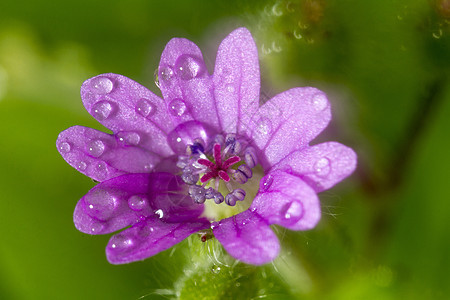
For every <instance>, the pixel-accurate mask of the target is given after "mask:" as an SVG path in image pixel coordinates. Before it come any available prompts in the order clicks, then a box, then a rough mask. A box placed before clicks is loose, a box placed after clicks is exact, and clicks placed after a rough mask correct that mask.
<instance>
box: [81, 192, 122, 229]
mask: <svg viewBox="0 0 450 300" xmlns="http://www.w3.org/2000/svg"><path fill="white" fill-rule="evenodd" d="M83 199H84V203H85V204H86V210H87V213H88V214H89V215H90V216H91V217H94V218H96V219H99V220H103V221H104V220H107V219H109V218H110V217H111V216H112V215H113V213H114V211H115V209H116V207H117V205H118V200H117V198H116V196H114V195H113V194H111V193H110V192H108V191H106V190H103V189H96V190H94V191H91V192H89V193H88V194H86V196H84V198H83Z"/></svg>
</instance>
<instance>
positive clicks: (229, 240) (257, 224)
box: [213, 210, 280, 265]
mask: <svg viewBox="0 0 450 300" xmlns="http://www.w3.org/2000/svg"><path fill="white" fill-rule="evenodd" d="M213 233H214V236H215V237H216V238H217V240H218V241H219V242H220V243H221V244H222V245H223V247H224V248H225V250H227V252H228V253H229V254H230V255H231V256H233V257H234V258H236V259H238V260H241V261H243V262H245V263H248V264H253V265H262V264H265V263H268V262H270V261H272V260H273V259H274V258H275V257H277V255H278V252H279V251H280V243H279V242H278V238H277V236H276V235H275V233H274V232H273V231H272V229H271V228H270V226H269V225H268V223H267V222H266V221H265V220H264V219H262V218H261V217H259V216H258V215H256V214H255V213H253V212H252V211H250V210H246V211H244V212H242V213H240V214H238V215H235V216H233V217H230V218H227V219H223V220H221V221H220V222H219V224H218V225H216V226H214V227H213Z"/></svg>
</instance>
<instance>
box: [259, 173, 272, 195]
mask: <svg viewBox="0 0 450 300" xmlns="http://www.w3.org/2000/svg"><path fill="white" fill-rule="evenodd" d="M272 183H273V176H272V175H268V176H266V178H265V179H264V181H263V182H262V184H261V190H262V191H267V190H268V189H269V188H270V186H271V185H272Z"/></svg>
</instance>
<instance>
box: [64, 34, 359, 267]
mask: <svg viewBox="0 0 450 300" xmlns="http://www.w3.org/2000/svg"><path fill="white" fill-rule="evenodd" d="M158 78H159V87H160V89H161V92H162V95H163V99H161V98H160V97H158V96H156V95H154V94H153V93H152V92H150V91H149V90H148V89H146V88H145V87H143V86H141V85H139V84H138V83H136V82H134V81H132V80H131V79H128V78H126V77H124V76H121V75H116V74H103V75H99V76H96V77H94V78H91V79H89V80H87V81H86V82H84V83H83V86H82V87H81V97H82V99H83V103H84V106H85V107H86V109H87V110H88V112H90V113H91V115H92V116H94V118H96V119H97V120H98V121H99V122H100V123H101V124H103V125H104V126H105V127H107V128H108V129H110V130H111V131H112V132H113V134H107V133H103V132H101V131H98V130H95V129H91V128H86V127H82V126H74V127H71V128H69V129H67V130H65V131H63V132H61V134H60V135H59V137H58V140H57V147H58V150H59V152H60V153H61V155H62V156H63V157H64V159H65V160H66V161H67V162H68V163H69V164H70V165H71V166H73V167H74V168H76V169H77V170H78V171H80V172H81V173H83V174H85V175H87V176H89V177H91V178H92V179H94V180H96V181H99V184H98V185H96V186H95V187H94V188H93V189H91V190H90V191H89V192H88V193H87V194H86V195H85V196H84V197H83V198H81V200H80V201H79V202H78V204H77V206H76V208H75V212H74V222H75V226H76V228H77V229H78V230H80V231H82V232H84V233H88V234H107V233H112V232H115V231H118V230H120V229H123V228H126V227H129V226H131V227H129V228H127V229H125V230H123V231H121V232H119V233H116V234H115V235H113V236H112V238H111V239H110V241H109V243H108V246H107V248H106V255H107V258H108V260H109V262H111V263H113V264H121V263H129V262H132V261H136V260H142V259H145V258H147V257H149V256H152V255H155V254H157V253H159V252H161V251H163V250H165V249H168V248H170V247H172V246H173V245H175V244H176V243H178V242H180V241H182V240H183V239H185V238H186V237H188V236H189V235H191V234H193V233H196V232H199V231H200V232H201V233H203V236H202V237H203V238H204V237H205V236H211V233H212V234H214V237H215V238H217V239H218V240H219V241H220V242H221V243H222V245H223V246H224V248H225V249H226V250H227V251H228V253H229V254H230V255H232V256H233V257H235V258H236V259H239V260H241V261H243V262H246V263H249V264H255V265H260V264H264V263H267V262H270V261H271V260H273V259H274V258H275V257H276V256H277V255H278V252H279V247H280V246H279V241H278V239H277V237H276V235H275V234H274V233H273V231H272V229H271V228H270V225H271V224H277V225H280V226H283V227H286V228H288V229H291V230H306V229H311V228H313V227H314V226H315V225H316V224H317V222H318V221H319V219H320V215H321V214H320V203H319V199H318V197H317V193H318V192H320V191H323V190H326V189H329V188H331V187H332V186H333V185H335V184H336V183H337V182H339V181H341V180H342V179H344V178H345V177H347V176H348V175H350V174H351V173H352V172H353V170H354V169H355V166H356V155H355V153H354V152H353V150H352V149H350V148H348V147H346V146H343V145H341V144H339V143H337V142H327V143H322V144H318V145H314V146H310V145H309V143H310V142H311V141H312V140H313V139H314V138H315V137H316V136H317V135H318V134H319V133H320V132H321V131H322V130H323V129H324V128H325V127H326V126H327V124H328V123H329V121H330V119H331V112H330V105H329V103H328V100H327V98H326V95H325V94H324V93H323V92H321V91H320V90H318V89H315V88H312V87H305V88H294V89H291V90H288V91H285V92H283V93H281V94H278V95H276V96H275V97H273V98H272V99H270V100H269V101H267V102H266V103H264V104H262V105H260V101H259V90H260V75H259V64H258V51H257V48H256V46H255V43H254V41H253V38H252V36H251V34H250V32H249V31H248V30H247V29H245V28H239V29H237V30H235V31H233V32H232V33H231V34H230V35H229V36H228V37H226V38H225V40H223V42H222V43H221V45H220V47H219V50H218V53H217V59H216V64H215V68H214V73H213V75H209V73H208V70H207V69H206V67H205V64H204V61H203V57H202V53H201V52H200V50H199V48H198V47H197V46H196V45H195V44H194V43H192V42H191V41H189V40H186V39H181V38H174V39H172V40H171V41H170V42H169V43H168V44H167V45H166V48H165V49H164V51H163V53H162V56H161V62H160V65H159V69H158Z"/></svg>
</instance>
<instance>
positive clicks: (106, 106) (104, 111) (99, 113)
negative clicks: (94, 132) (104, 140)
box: [91, 100, 114, 121]
mask: <svg viewBox="0 0 450 300" xmlns="http://www.w3.org/2000/svg"><path fill="white" fill-rule="evenodd" d="M113 109H114V104H112V103H111V102H109V101H106V100H104V101H99V102H97V103H95V104H94V105H93V106H92V111H91V113H92V115H93V116H94V118H96V119H97V120H100V121H103V120H105V119H107V118H109V117H110V116H111V114H112V112H113Z"/></svg>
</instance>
